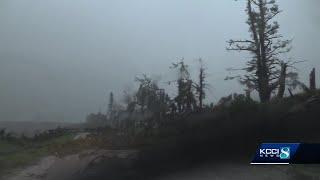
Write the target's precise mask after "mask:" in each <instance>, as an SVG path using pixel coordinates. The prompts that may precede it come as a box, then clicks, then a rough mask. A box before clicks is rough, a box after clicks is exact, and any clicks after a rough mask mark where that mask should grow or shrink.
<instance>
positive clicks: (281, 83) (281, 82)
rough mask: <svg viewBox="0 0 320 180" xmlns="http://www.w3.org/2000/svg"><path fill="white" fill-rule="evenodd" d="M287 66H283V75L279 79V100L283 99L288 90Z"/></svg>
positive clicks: (283, 64)
mask: <svg viewBox="0 0 320 180" xmlns="http://www.w3.org/2000/svg"><path fill="white" fill-rule="evenodd" d="M286 76H287V64H286V63H282V64H281V73H280V78H279V89H278V98H283V96H284V91H285V89H286V78H287V77H286Z"/></svg>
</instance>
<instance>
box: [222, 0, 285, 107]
mask: <svg viewBox="0 0 320 180" xmlns="http://www.w3.org/2000/svg"><path fill="white" fill-rule="evenodd" d="M246 13H247V15H248V21H247V24H248V25H249V32H250V39H245V40H230V41H229V42H228V43H229V47H228V48H227V49H228V50H235V51H247V52H249V53H250V54H252V58H251V60H250V61H248V62H247V66H246V67H245V68H243V70H245V71H246V72H247V73H246V75H244V76H243V77H241V80H242V81H244V82H249V83H250V84H252V85H254V89H255V90H257V91H258V92H259V96H260V100H261V102H268V101H269V100H270V98H271V94H272V93H273V92H274V90H276V89H277V88H278V86H279V78H280V74H281V62H282V61H281V58H280V56H281V54H284V53H287V52H289V51H290V43H291V40H283V39H282V38H283V36H282V35H280V34H279V32H278V31H279V27H280V26H279V24H278V23H277V22H276V21H274V18H275V17H276V16H277V15H278V14H280V13H281V11H280V10H279V7H278V5H277V4H276V2H275V0H247V8H246Z"/></svg>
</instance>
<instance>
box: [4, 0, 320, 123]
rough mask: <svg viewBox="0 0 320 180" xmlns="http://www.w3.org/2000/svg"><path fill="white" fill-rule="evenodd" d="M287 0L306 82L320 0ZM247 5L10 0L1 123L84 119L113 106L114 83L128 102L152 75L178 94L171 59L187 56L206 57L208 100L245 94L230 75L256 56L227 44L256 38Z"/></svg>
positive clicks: (315, 63)
mask: <svg viewBox="0 0 320 180" xmlns="http://www.w3.org/2000/svg"><path fill="white" fill-rule="evenodd" d="M279 5H280V8H281V9H282V10H284V12H283V13H282V14H281V16H279V23H280V25H281V29H280V33H281V34H283V35H284V36H285V37H287V38H293V40H294V41H293V44H292V46H293V50H292V51H291V52H290V53H289V54H288V58H289V57H292V58H294V59H297V60H306V62H304V63H301V64H299V65H298V66H297V68H298V72H299V73H300V78H301V80H302V81H304V82H306V81H307V78H308V73H309V71H310V70H311V68H312V67H316V68H318V69H320V64H319V59H318V56H317V55H318V50H319V49H320V45H319V43H318V42H319V40H320V36H319V33H318V29H319V27H320V23H319V16H320V13H319V11H318V7H319V1H318V0H307V1H301V0H280V1H279ZM244 8H245V3H244V2H242V1H238V2H235V1H231V0H230V1H210V0H204V1H191V0H187V1H185V0H175V1H172V0H161V1H149V0H137V1H129V0H128V1H118V0H107V1H85V0H79V1H76V2H75V1H64V0H45V1H43V0H42V1H40V0H32V1H21V0H2V1H1V2H0V23H1V28H0V85H1V88H0V99H1V101H0V121H64V122H80V121H83V120H84V119H85V116H86V115H87V114H88V113H91V112H97V111H99V110H100V111H102V112H105V111H106V109H107V98H108V93H109V92H110V91H113V92H114V93H115V96H116V100H117V101H118V102H121V101H122V96H123V90H124V89H129V90H128V91H130V89H131V90H132V89H133V88H132V86H134V81H133V80H134V78H135V76H137V75H141V74H143V73H146V74H149V75H150V76H152V77H154V78H155V79H158V80H159V82H160V83H159V86H161V87H166V89H167V90H168V91H169V94H171V95H176V90H175V89H174V87H172V86H168V85H167V84H166V82H167V81H170V80H172V79H174V78H175V77H176V74H175V72H173V71H172V70H170V69H169V66H170V64H171V63H172V62H176V60H177V58H180V57H184V58H185V62H186V63H188V64H189V65H190V66H192V67H197V63H196V61H195V59H197V58H199V57H202V58H203V59H204V62H205V64H206V68H207V73H208V77H207V81H208V83H209V84H210V88H209V89H210V90H209V91H208V93H207V98H206V102H214V103H217V101H218V100H219V99H220V97H222V96H226V95H229V94H230V93H233V92H239V93H241V92H242V91H243V87H242V86H240V85H239V84H238V82H236V81H224V78H225V77H226V76H227V75H229V72H228V71H226V69H227V68H229V67H242V66H244V65H245V61H246V58H247V57H248V56H247V55H245V54H243V53H237V52H227V51H226V50H225V47H226V41H227V40H229V39H230V38H238V37H239V38H241V37H247V36H248V33H247V31H248V27H247V25H246V24H245V23H244V22H245V21H246V16H245V12H244ZM196 73H197V71H196V69H194V68H192V69H191V74H192V75H193V76H195V75H196ZM317 76H318V77H319V75H317ZM129 87H130V88H129Z"/></svg>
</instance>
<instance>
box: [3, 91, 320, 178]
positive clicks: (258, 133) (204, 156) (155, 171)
mask: <svg viewBox="0 0 320 180" xmlns="http://www.w3.org/2000/svg"><path fill="white" fill-rule="evenodd" d="M319 110H320V97H319V96H318V95H317V94H310V95H309V94H303V95H298V96H296V97H295V98H288V99H285V100H281V101H275V102H272V103H270V104H257V103H254V102H247V101H237V102H234V103H233V104H232V105H231V106H230V107H222V108H220V109H218V110H217V111H216V112H214V113H203V114H193V115H190V116H188V117H187V118H185V119H183V120H181V121H179V122H176V123H177V124H179V125H178V126H174V125H170V126H168V127H164V128H163V129H162V130H159V132H158V133H157V134H156V135H154V136H151V137H144V138H142V141H148V142H151V143H149V145H148V146H139V147H138V146H137V147H138V148H137V150H132V149H131V150H128V149H125V150H124V149H123V150H115V151H112V152H110V151H104V150H101V149H100V150H94V151H92V152H91V153H89V154H88V153H87V154H86V155H83V154H82V155H81V154H74V155H71V156H66V157H64V158H60V159H59V160H58V161H55V162H56V163H54V165H53V166H51V167H50V168H48V170H47V172H46V174H39V175H38V176H35V177H34V178H33V179H36V180H37V179H50V178H51V179H57V178H58V179H61V180H63V179H68V180H69V179H71V180H72V179H77V180H104V179H108V180H113V179H114V180H140V179H141V180H148V179H156V180H164V179H169V180H180V179H181V180H182V179H183V180H193V179H197V180H198V179H200V180H202V179H203V180H208V179H249V180H250V179H290V180H292V179H317V178H318V179H319V178H320V166H316V165H299V166H292V165H291V166H251V165H249V163H250V161H251V158H252V156H253V154H254V152H255V150H256V148H257V146H258V144H259V143H261V142H286V143H290V142H306V143H319V142H320V133H319V132H320V131H319V129H320V121H319V119H320V118H319V117H320V111H319ZM172 127H175V128H173V129H174V130H173V131H170V128H172ZM172 132H175V133H172ZM176 132H178V133H176ZM136 141H138V140H136ZM110 153H111V155H110ZM57 162H59V163H57ZM70 168H71V169H70ZM64 173H65V175H63V174H64ZM52 177H54V178H52ZM8 179H9V178H8ZM20 179H21V178H20ZM12 180H15V179H14V178H12ZM27 180H29V179H27Z"/></svg>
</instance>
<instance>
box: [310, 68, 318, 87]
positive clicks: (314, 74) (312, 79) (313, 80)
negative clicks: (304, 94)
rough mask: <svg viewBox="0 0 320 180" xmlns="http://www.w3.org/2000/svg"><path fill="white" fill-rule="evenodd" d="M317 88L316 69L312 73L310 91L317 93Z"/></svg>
mask: <svg viewBox="0 0 320 180" xmlns="http://www.w3.org/2000/svg"><path fill="white" fill-rule="evenodd" d="M316 88H317V87H316V69H315V68H313V69H312V71H311V73H310V90H311V91H315V90H316Z"/></svg>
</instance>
